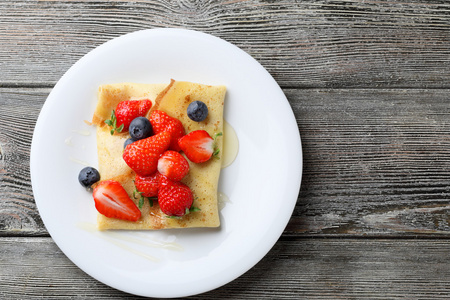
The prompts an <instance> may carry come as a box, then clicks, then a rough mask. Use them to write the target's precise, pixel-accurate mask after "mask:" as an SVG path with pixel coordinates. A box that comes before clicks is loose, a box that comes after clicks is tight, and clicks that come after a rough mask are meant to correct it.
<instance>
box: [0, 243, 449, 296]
mask: <svg viewBox="0 0 450 300" xmlns="http://www.w3.org/2000/svg"><path fill="white" fill-rule="evenodd" d="M449 249H450V243H449V241H448V240H392V239H389V240H384V239H344V240H342V239H294V240H292V239H284V238H282V239H281V240H279V241H278V242H277V244H276V245H275V246H274V248H273V249H272V250H271V251H270V252H269V253H268V254H267V256H266V257H264V258H263V259H262V260H261V261H260V262H259V263H258V264H257V265H256V266H255V267H254V268H252V269H251V270H250V271H248V272H247V273H245V274H244V275H242V276H241V277H239V278H238V279H236V280H235V281H233V282H231V283H229V284H227V285H225V286H223V287H221V288H219V289H217V290H213V291H210V292H207V293H204V294H200V295H197V296H192V297H191V299H363V298H364V299H431V298H434V299H448V297H449V296H450V294H449V290H450V282H449V281H448V278H449V276H450V270H449V268H448V254H449ZM0 255H1V256H0V257H1V258H0V270H1V273H0V279H1V283H0V284H1V287H2V289H0V297H1V298H3V299H10V298H21V299H29V298H33V299H50V298H51V299H69V298H70V299H104V298H108V299H138V297H134V296H132V295H129V294H126V293H123V292H119V291H116V290H114V289H112V288H110V287H108V286H106V285H104V284H102V283H100V282H98V281H96V280H95V279H92V278H90V277H88V276H87V275H86V274H84V273H83V271H81V270H80V269H78V268H77V267H76V266H74V265H73V264H72V262H70V261H69V260H68V259H67V257H66V256H65V255H64V254H62V253H61V251H60V250H59V249H58V247H57V246H56V245H55V244H54V243H53V242H52V240H51V239H50V238H39V237H35V238H15V237H11V238H1V239H0ZM5 256H6V257H8V258H9V260H5V259H3V258H4V257H5ZM139 299H142V298H139Z"/></svg>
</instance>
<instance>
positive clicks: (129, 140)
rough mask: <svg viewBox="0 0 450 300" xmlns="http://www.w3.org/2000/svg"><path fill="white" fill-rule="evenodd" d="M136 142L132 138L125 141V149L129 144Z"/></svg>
mask: <svg viewBox="0 0 450 300" xmlns="http://www.w3.org/2000/svg"><path fill="white" fill-rule="evenodd" d="M134 142H136V141H135V140H133V139H132V138H129V139H127V140H126V141H125V143H123V149H125V148H126V147H127V146H128V145H129V144H132V143H134Z"/></svg>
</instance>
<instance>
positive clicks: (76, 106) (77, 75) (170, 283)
mask: <svg viewBox="0 0 450 300" xmlns="http://www.w3.org/2000/svg"><path fill="white" fill-rule="evenodd" d="M171 78H174V79H176V80H185V81H192V82H199V83H205V84H211V85H214V84H224V85H226V86H227V96H226V99H225V119H226V120H227V121H228V123H230V124H231V125H232V126H233V128H234V129H235V131H236V133H237V136H238V139H239V153H238V156H237V158H236V160H235V162H234V163H233V164H232V165H231V166H229V167H227V168H225V169H223V170H222V173H221V179H220V185H219V190H220V191H221V192H223V193H224V194H225V195H226V196H228V198H229V199H230V203H227V205H226V206H225V207H224V208H223V209H222V211H221V222H222V225H221V227H220V229H184V230H165V231H157V232H155V231H154V232H150V231H147V232H119V233H117V232H108V233H99V232H96V231H95V230H94V231H90V230H86V226H85V225H86V224H95V220H96V211H95V208H94V203H93V200H92V196H91V195H90V194H89V193H88V192H87V191H86V190H84V189H83V188H82V187H81V186H80V185H79V183H78V181H77V176H78V172H79V171H80V170H81V168H83V165H81V164H80V163H78V162H77V161H84V162H86V163H88V164H90V165H92V166H95V167H96V166H97V155H96V140H95V129H94V128H92V127H90V126H88V125H86V124H85V123H84V122H83V120H91V117H92V114H93V111H94V108H95V104H96V92H97V88H98V86H99V85H101V84H105V83H118V82H140V83H169V81H170V79H171ZM88 133H89V135H86V134H88ZM30 164H31V179H32V185H33V192H34V197H35V199H36V204H37V206H38V209H39V212H40V215H41V217H42V220H43V221H44V223H45V226H46V228H47V230H48V232H49V233H50V235H51V236H52V238H53V240H54V241H55V242H56V244H57V245H58V246H59V248H60V249H61V250H62V251H63V252H64V253H65V254H66V255H67V257H68V258H69V259H71V260H72V261H73V262H74V263H75V264H76V265H77V266H78V267H80V268H81V269H82V270H83V271H85V272H86V273H88V274H89V275H91V276H92V277H94V278H96V279H97V280H99V281H101V282H103V283H105V284H107V285H109V286H111V287H114V288H116V289H119V290H122V291H125V292H128V293H132V294H136V295H141V296H151V297H181V296H189V295H194V294H199V293H202V292H206V291H209V290H212V289H215V288H217V287H220V286H222V285H224V284H226V283H228V282H230V281H232V280H234V279H235V278H237V277H238V276H240V275H242V274H243V273H245V272H246V271H247V270H249V269H250V268H251V267H253V266H254V265H255V264H256V263H257V262H258V261H259V260H260V259H262V258H263V257H264V256H265V255H266V254H267V252H268V251H269V250H270V249H271V248H272V246H273V245H274V244H275V242H276V241H277V240H278V238H279V237H280V235H281V234H282V232H283V230H284V228H285V226H286V224H287V223H288V221H289V219H290V216H291V214H292V211H293V209H294V206H295V203H296V200H297V197H298V193H299V188H300V181H301V175H302V151H301V143H300V135H299V131H298V127H297V124H296V121H295V118H294V115H293V113H292V109H291V107H290V106H289V103H288V101H287V99H286V97H285V95H284V94H283V92H282V90H281V89H280V87H279V86H278V85H277V83H276V82H275V80H274V79H273V78H272V77H271V76H270V74H269V73H268V72H267V71H266V70H265V69H264V68H263V67H262V66H261V65H260V64H259V63H258V62H256V61H255V60H254V59H253V58H252V57H250V56H249V55H248V54H246V53H245V52H244V51H242V50H240V49H239V48H237V47H236V46H234V45H232V44H230V43H228V42H225V41H224V40H221V39H219V38H217V37H213V36H211V35H207V34H204V33H200V32H195V31H189V30H183V29H152V30H143V31H138V32H134V33H131V34H127V35H124V36H121V37H118V38H115V39H113V40H111V41H109V42H107V43H105V44H103V45H101V46H99V47H97V48H96V49H94V50H93V51H91V52H90V53H88V54H87V55H85V56H84V57H83V58H82V59H80V60H79V61H78V62H77V63H76V64H75V65H73V66H72V67H71V68H70V69H69V70H68V71H67V73H66V74H65V75H64V76H63V77H62V78H61V79H60V80H59V82H58V83H57V84H56V86H55V87H54V89H53V90H52V92H51V93H50V95H49V96H48V98H47V101H46V102H45V104H44V106H43V108H42V111H41V113H40V115H39V119H38V121H37V124H36V128H35V131H34V136H33V141H32V147H31V162H30ZM83 224H84V225H83ZM117 234H119V235H118V236H117ZM132 239H134V240H132ZM136 240H138V241H136ZM155 241H163V242H170V241H174V242H175V243H176V244H177V245H179V246H182V248H183V249H184V250H182V251H174V250H170V249H165V248H157V247H152V246H151V245H149V244H148V243H149V242H151V243H155ZM146 255H147V256H146ZM152 258H157V259H158V261H153V260H152Z"/></svg>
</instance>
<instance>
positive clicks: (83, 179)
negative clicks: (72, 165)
mask: <svg viewBox="0 0 450 300" xmlns="http://www.w3.org/2000/svg"><path fill="white" fill-rule="evenodd" d="M99 180H100V173H99V172H98V171H97V169H95V168H93V167H86V168H84V169H82V170H81V171H80V173H79V174H78V181H79V182H80V184H81V185H82V186H83V187H85V188H90V187H91V185H93V184H94V183H96V182H97V181H99Z"/></svg>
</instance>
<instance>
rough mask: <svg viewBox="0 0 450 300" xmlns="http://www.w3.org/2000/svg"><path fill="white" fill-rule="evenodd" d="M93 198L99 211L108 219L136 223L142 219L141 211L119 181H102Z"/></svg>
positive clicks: (95, 189)
mask: <svg viewBox="0 0 450 300" xmlns="http://www.w3.org/2000/svg"><path fill="white" fill-rule="evenodd" d="M92 196H93V197H94V202H95V208H96V209H97V211H98V212H99V213H101V214H102V215H104V216H106V217H108V218H115V219H121V220H127V221H133V222H136V221H137V220H139V218H140V217H141V211H140V210H139V208H137V206H136V204H134V202H133V200H131V199H130V197H129V196H128V194H127V192H126V191H125V189H124V188H123V187H122V185H121V184H120V183H119V182H117V181H114V180H105V181H101V182H100V183H99V184H98V185H97V186H96V187H95V188H94V191H93V193H92Z"/></svg>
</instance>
